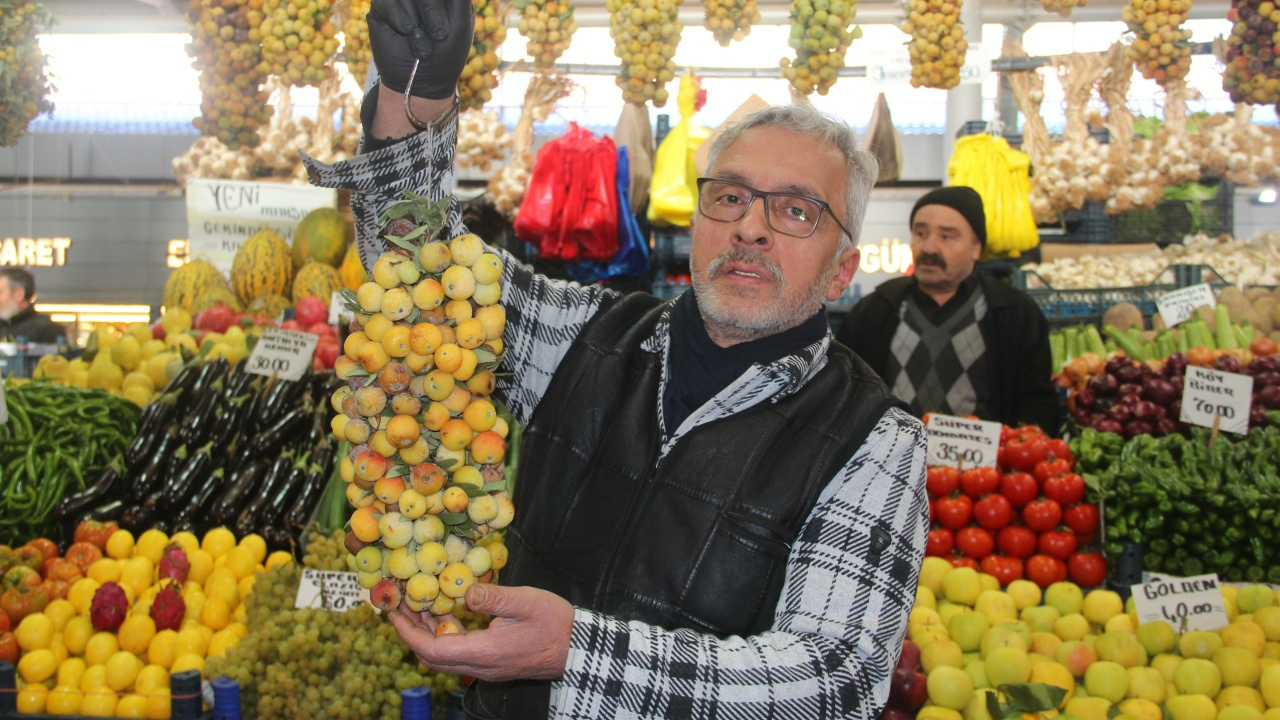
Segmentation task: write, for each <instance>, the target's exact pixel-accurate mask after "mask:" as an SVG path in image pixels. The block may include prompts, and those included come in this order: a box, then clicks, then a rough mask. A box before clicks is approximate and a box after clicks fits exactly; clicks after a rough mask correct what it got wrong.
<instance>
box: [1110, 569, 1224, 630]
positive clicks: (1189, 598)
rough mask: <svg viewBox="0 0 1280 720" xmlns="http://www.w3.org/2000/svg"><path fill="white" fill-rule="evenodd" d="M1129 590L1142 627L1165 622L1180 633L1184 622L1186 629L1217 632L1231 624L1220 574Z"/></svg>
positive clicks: (1159, 579) (1163, 580)
mask: <svg viewBox="0 0 1280 720" xmlns="http://www.w3.org/2000/svg"><path fill="white" fill-rule="evenodd" d="M1130 589H1131V590H1132V592H1133V606H1134V610H1136V611H1137V613H1138V624H1139V625H1141V624H1142V623H1147V622H1152V621H1154V620H1163V621H1165V622H1167V623H1169V624H1170V625H1172V626H1173V630H1174V632H1181V631H1182V622H1183V620H1186V623H1187V627H1186V629H1187V630H1217V629H1218V628H1222V627H1226V626H1227V623H1228V622H1229V621H1228V620H1227V610H1226V607H1225V604H1224V602H1223V598H1222V584H1221V583H1220V582H1219V580H1218V574H1217V573H1210V574H1208V575H1196V576H1193V577H1184V578H1179V577H1167V576H1166V577H1157V578H1153V579H1152V580H1150V581H1149V582H1146V583H1143V584H1141V585H1131V586H1130Z"/></svg>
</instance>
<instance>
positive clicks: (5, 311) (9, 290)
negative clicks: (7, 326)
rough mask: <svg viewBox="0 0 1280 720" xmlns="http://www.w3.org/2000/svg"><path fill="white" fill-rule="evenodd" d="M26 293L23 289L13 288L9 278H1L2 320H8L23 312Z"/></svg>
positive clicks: (0, 315) (0, 307) (0, 312)
mask: <svg viewBox="0 0 1280 720" xmlns="http://www.w3.org/2000/svg"><path fill="white" fill-rule="evenodd" d="M25 300H26V293H25V292H24V291H23V289H22V288H21V287H17V288H14V287H11V286H10V285H9V278H6V277H0V319H4V320H8V319H9V318H11V317H13V316H14V315H17V314H18V313H19V312H21V311H22V306H23V304H24V301H25Z"/></svg>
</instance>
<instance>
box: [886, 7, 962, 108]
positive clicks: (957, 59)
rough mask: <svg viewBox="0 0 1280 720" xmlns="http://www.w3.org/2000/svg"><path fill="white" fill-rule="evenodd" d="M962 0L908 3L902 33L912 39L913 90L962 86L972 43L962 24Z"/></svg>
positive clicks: (909, 45)
mask: <svg viewBox="0 0 1280 720" xmlns="http://www.w3.org/2000/svg"><path fill="white" fill-rule="evenodd" d="M961 4H962V3H961V0H908V2H907V21H906V22H905V23H903V25H902V31H903V32H905V33H907V34H908V35H910V36H911V40H910V42H908V43H907V51H908V53H909V54H910V55H911V86H912V87H927V88H935V89H938V90H950V89H951V88H953V87H955V86H956V85H959V84H960V68H961V67H963V66H964V57H965V52H966V51H967V50H968V49H969V41H967V40H965V39H964V25H963V24H961V22H960V6H961Z"/></svg>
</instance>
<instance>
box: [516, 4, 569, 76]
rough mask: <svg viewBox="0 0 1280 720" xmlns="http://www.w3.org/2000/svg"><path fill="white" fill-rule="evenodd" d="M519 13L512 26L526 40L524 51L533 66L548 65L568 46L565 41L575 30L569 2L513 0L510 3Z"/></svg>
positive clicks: (567, 40)
mask: <svg viewBox="0 0 1280 720" xmlns="http://www.w3.org/2000/svg"><path fill="white" fill-rule="evenodd" d="M512 7H514V8H515V9H516V12H518V13H520V23H519V24H518V25H517V26H516V29H517V30H518V31H519V32H520V34H521V35H523V36H524V37H525V38H526V39H527V40H528V41H529V42H528V43H526V44H525V52H526V53H528V55H529V57H530V58H532V59H533V66H534V67H536V68H541V69H550V68H552V67H553V66H554V65H555V64H556V60H558V59H559V58H560V56H561V55H563V54H564V51H565V50H568V49H569V41H570V40H571V39H572V38H573V34H574V33H575V32H577V30H578V24H577V23H576V22H574V19H573V5H572V3H570V2H568V0H516V1H515V2H514V3H512Z"/></svg>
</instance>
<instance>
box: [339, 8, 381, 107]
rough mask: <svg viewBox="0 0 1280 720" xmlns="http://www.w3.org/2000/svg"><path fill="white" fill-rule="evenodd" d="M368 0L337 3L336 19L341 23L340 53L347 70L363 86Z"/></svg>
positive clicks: (366, 62) (367, 52)
mask: <svg viewBox="0 0 1280 720" xmlns="http://www.w3.org/2000/svg"><path fill="white" fill-rule="evenodd" d="M368 16H369V0H347V2H343V3H340V4H339V5H338V19H339V21H340V22H341V23H342V54H341V55H340V56H339V57H340V59H341V60H342V61H343V62H345V63H346V64H347V72H349V73H351V77H353V78H355V81H356V83H357V84H358V85H360V87H362V88H363V87H364V78H365V73H367V72H368V71H369V59H370V58H372V57H373V51H372V50H371V49H370V48H369V21H368Z"/></svg>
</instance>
